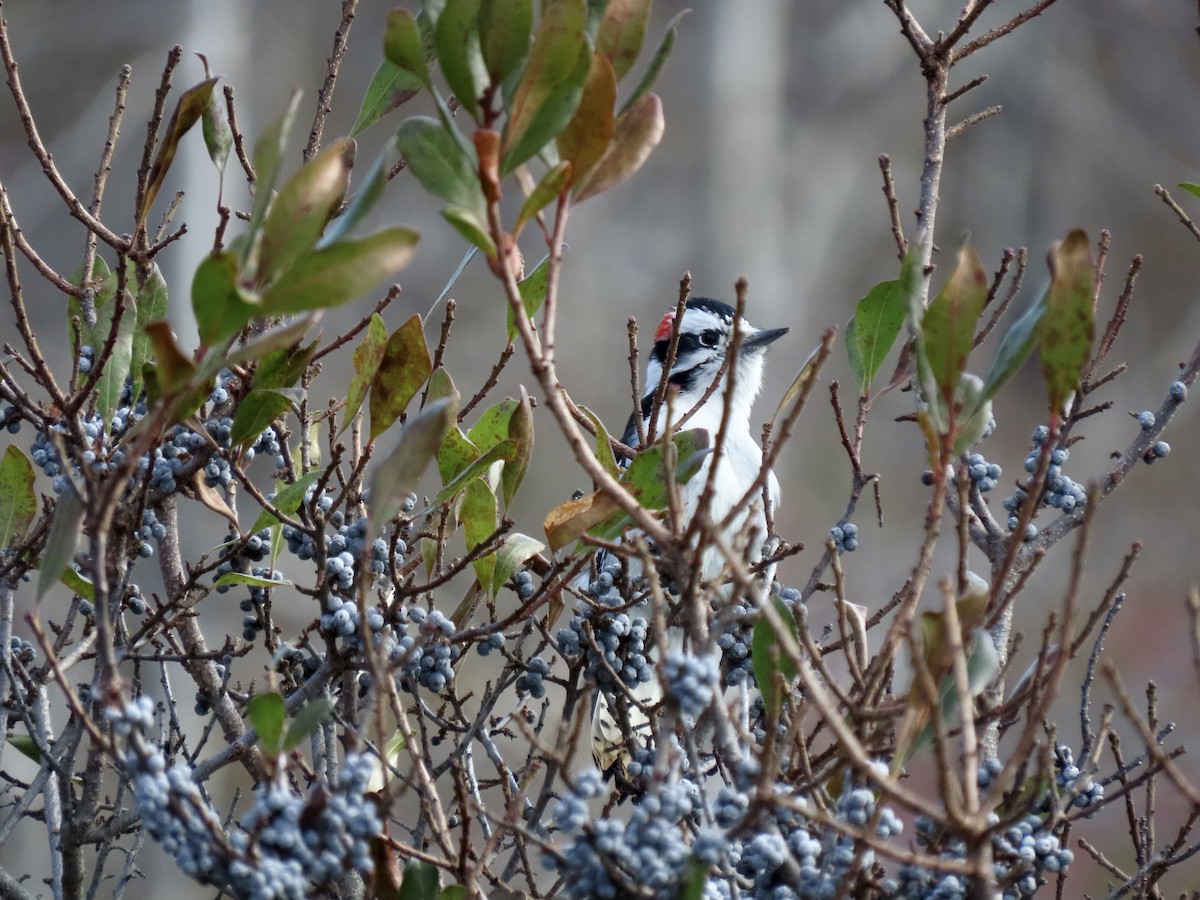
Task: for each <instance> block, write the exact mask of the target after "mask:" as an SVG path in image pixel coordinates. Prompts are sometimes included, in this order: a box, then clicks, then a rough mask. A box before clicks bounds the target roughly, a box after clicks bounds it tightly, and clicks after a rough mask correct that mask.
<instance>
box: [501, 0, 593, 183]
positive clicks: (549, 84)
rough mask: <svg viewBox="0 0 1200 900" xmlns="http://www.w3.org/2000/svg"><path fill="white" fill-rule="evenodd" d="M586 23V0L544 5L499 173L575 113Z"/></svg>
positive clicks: (584, 63) (586, 58) (583, 76)
mask: <svg viewBox="0 0 1200 900" xmlns="http://www.w3.org/2000/svg"><path fill="white" fill-rule="evenodd" d="M586 25H587V5H586V3H585V2H584V0H553V2H550V3H548V4H547V5H546V8H545V9H544V11H543V14H542V21H541V23H540V24H539V25H538V30H537V35H536V36H535V37H534V39H533V49H532V50H531V51H530V53H529V59H528V61H527V62H526V63H525V71H524V72H523V73H522V74H521V80H520V81H519V82H518V84H517V87H516V90H515V92H514V94H513V99H512V104H511V109H510V110H509V116H508V121H507V122H506V123H505V126H504V135H503V141H502V144H501V147H502V159H501V163H500V173H501V174H502V175H507V174H508V173H509V172H511V171H512V170H513V169H515V168H516V167H517V166H519V165H520V164H521V163H523V162H525V161H526V160H527V159H529V158H530V157H531V156H533V155H534V154H535V153H537V152H538V151H539V150H541V149H542V148H543V147H544V146H546V144H548V143H550V141H551V140H552V139H553V138H554V136H555V135H556V134H558V132H559V131H561V130H562V128H563V126H565V125H566V124H567V122H569V121H570V119H571V116H572V115H574V113H575V108H576V107H577V106H578V105H579V99H580V97H581V96H582V95H583V85H584V82H585V81H586V80H587V74H588V69H589V68H590V67H591V57H592V54H591V50H590V48H589V47H588V41H587V34H586V31H585V28H586Z"/></svg>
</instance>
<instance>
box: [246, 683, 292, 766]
mask: <svg viewBox="0 0 1200 900" xmlns="http://www.w3.org/2000/svg"><path fill="white" fill-rule="evenodd" d="M286 715H287V710H286V707H285V706H284V703H283V694H281V693H279V692H278V691H270V692H268V693H265V694H258V695H257V696H254V697H251V698H250V702H249V703H247V704H246V717H247V718H248V719H249V720H250V724H251V725H253V726H254V730H255V731H257V732H258V742H259V744H261V745H262V748H263V751H264V752H266V753H267V754H269V755H271V756H274V755H277V754H278V753H279V751H280V746H279V744H280V739H281V738H282V737H283V720H284V718H285V716H286Z"/></svg>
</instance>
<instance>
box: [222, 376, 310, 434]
mask: <svg viewBox="0 0 1200 900" xmlns="http://www.w3.org/2000/svg"><path fill="white" fill-rule="evenodd" d="M303 395H304V392H303V391H302V390H301V389H299V388H260V389H258V390H253V391H250V392H249V393H248V394H246V396H245V398H243V400H242V402H241V403H239V404H238V408H237V411H236V412H235V413H234V414H233V428H232V429H231V434H230V437H229V440H230V442H231V443H232V444H233V446H235V447H241V446H243V445H244V444H248V443H250V442H251V441H255V440H257V439H258V436H259V435H260V434H262V433H263V430H264V429H265V428H266V427H267V426H268V425H270V424H271V423H272V422H274V421H275V420H276V419H278V418H279V417H280V416H282V415H283V414H284V413H285V412H287V411H288V410H289V409H291V408H292V404H293V403H296V402H298V401H299V400H300V399H301V398H302V397H303Z"/></svg>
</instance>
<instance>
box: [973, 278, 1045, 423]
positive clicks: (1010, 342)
mask: <svg viewBox="0 0 1200 900" xmlns="http://www.w3.org/2000/svg"><path fill="white" fill-rule="evenodd" d="M1049 299H1050V288H1049V286H1048V285H1047V287H1046V288H1045V289H1044V290H1043V291H1042V292H1041V293H1040V294H1039V295H1038V297H1037V299H1036V300H1034V301H1033V303H1031V304H1030V306H1029V308H1028V309H1027V310H1025V312H1023V313H1022V314H1021V315H1020V316H1019V317H1018V318H1017V320H1016V321H1015V322H1013V323H1012V325H1010V326H1009V327H1008V330H1007V331H1006V332H1004V337H1002V338H1000V343H999V344H998V345H997V347H996V352H995V354H994V355H993V356H992V364H991V366H990V367H989V368H988V373H987V376H986V377H985V378H984V379H983V393H982V395H981V398H980V402H981V403H982V402H985V401H987V400H991V399H992V398H993V397H995V396H996V394H998V393H999V392H1000V388H1002V387H1003V386H1004V384H1005V382H1007V381H1008V379H1010V378H1011V377H1012V376H1013V375H1015V374H1016V372H1017V370H1018V369H1020V368H1021V366H1023V365H1024V364H1025V360H1027V359H1028V358H1029V354H1031V353H1032V352H1033V348H1034V346H1035V345H1036V344H1037V339H1038V334H1039V333H1040V331H1041V325H1042V317H1043V316H1044V315H1045V314H1046V306H1047V304H1048V302H1049Z"/></svg>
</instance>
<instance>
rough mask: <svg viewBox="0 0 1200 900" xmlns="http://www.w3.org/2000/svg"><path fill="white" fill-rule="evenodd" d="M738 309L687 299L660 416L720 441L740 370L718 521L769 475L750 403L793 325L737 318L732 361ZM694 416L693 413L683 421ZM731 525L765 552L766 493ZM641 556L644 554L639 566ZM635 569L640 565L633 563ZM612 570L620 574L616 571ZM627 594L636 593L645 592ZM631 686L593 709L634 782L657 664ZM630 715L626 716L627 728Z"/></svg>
mask: <svg viewBox="0 0 1200 900" xmlns="http://www.w3.org/2000/svg"><path fill="white" fill-rule="evenodd" d="M675 315H676V310H675V308H674V307H673V308H671V309H670V310H668V311H667V314H666V315H664V316H663V318H662V320H661V321H660V322H659V325H658V329H657V330H656V331H655V333H654V348H653V350H652V351H651V353H650V358H649V360H648V362H647V365H646V379H645V382H644V388H643V390H644V394H643V397H642V401H641V409H640V410H639V411H637V412H635V413H634V414H633V415H632V416H631V417H630V419H629V424H628V426H627V427H626V429H625V435H624V437H623V441H624V443H625V444H626V445H628V446H630V447H637V446H638V444H639V429H638V422H637V417H638V416H640V417H641V419H642V428H641V430H640V433H641V434H648V432H649V429H650V425H651V421H650V420H651V418H652V416H653V406H654V397H655V395H656V393H657V392H658V390H659V385H660V383H661V381H662V375H663V367H664V365H665V364H666V361H667V356H668V352H669V347H670V343H671V337H672V334H673V331H674V328H675ZM736 317H737V312H736V310H734V308H733V307H731V306H729V305H728V304H727V303H722V302H721V301H719V300H710V299H708V298H703V297H697V298H693V299H691V300H689V301H688V302H687V304H686V306H685V308H684V313H683V320H682V322H680V323H679V341H678V347H677V350H676V354H675V358H674V360H673V362H672V364H671V367H670V370H669V372H668V374H667V397H666V399H665V401H664V403H663V404H662V406H661V408H660V410H659V412H658V416H657V423H656V431H657V432H658V435H661V434H662V433H663V432H664V430H666V427H667V426H668V425H669V426H670V427H671V428H672V429H674V428H675V427H676V426H677V425H678V426H679V427H680V428H684V429H687V428H703V429H705V430H706V431H707V432H708V433H709V436H710V438H711V440H712V441H713V442H714V443H715V442H716V440H717V435H718V434H719V433H721V427H722V418H723V416H724V411H725V404H726V396H725V395H726V392H727V387H728V384H729V378H730V375H731V374H732V377H733V394H732V396H731V397H730V398H729V399H730V403H729V419H728V421H727V422H725V425H724V439H723V444H722V449H721V453H720V454H719V455H717V456H716V457H715V458H716V460H717V472H716V476H715V478H714V479H713V491H712V493H711V495H710V502H709V506H708V509H707V510H706V512H707V515H708V518H709V520H710V521H712V522H716V523H720V522H722V521H724V520H725V518H726V516H727V515H728V514H729V513H730V511H731V510H732V509H733V508H734V505H735V504H737V503H739V502H741V501H742V500H743V497H745V495H746V493H747V491H749V490H750V487H751V486H752V485H753V484H754V482H755V481H756V480H757V478H758V476H759V472H760V470H761V468H762V447H761V445H760V444H759V441H758V440H757V439H756V438H755V436H754V432H753V431H752V429H751V425H750V409H751V406H752V405H753V403H754V398H755V397H757V396H758V392H759V390H760V389H761V387H762V376H763V358H764V356H765V353H766V349H767V347H768V346H770V345H771V343H773V342H774V341H776V340H777V339H779V338H780V337H782V336H783V335H785V334H787V332H788V329H787V328H771V329H758V328H755V327H754V326H753V325H751V324H750V323H749V322H747V321H746V320H745V319H742V320H741V321H740V322H739V323H738V326H737V330H738V332H739V334H740V346H739V348H738V353H737V357H736V358H735V359H728V362H727V358H728V356H729V352H730V350H731V349H732V345H733V341H734V320H735V318H736ZM718 378H720V383H718V384H717V385H715V388H714V385H713V382H714V381H715V380H716V379H718ZM685 416H686V417H687V418H686V421H685V422H683V423H682V424H680V421H681V420H682V419H684V417H685ZM652 437H653V436H652ZM713 459H714V455H713V454H710V455H709V457H708V458H707V459H705V461H704V463H703V464H702V466H701V468H700V470H699V471H698V472H697V473H696V474H695V475H694V476H692V478H691V479H690V480H689V481H688V482H687V483H686V484H685V485H683V487H682V489H681V500H682V506H683V516H684V521H685V522H688V521H690V520H691V519H692V517H693V516H695V515H696V513H697V511H698V510H697V507H698V505H699V503H700V500H701V497H702V496H703V494H704V489H705V485H706V483H707V482H708V478H709V469H710V468H711V465H712V462H713ZM767 495H768V497H769V500H770V503H771V506H772V508H774V507H776V506H777V505H778V503H779V482H778V481H777V480H776V478H775V474H774V473H773V472H769V473H768V476H767ZM725 534H726V537H727V539H728V540H727V541H726V543H727V544H728V545H729V546H730V547H732V548H734V549H735V550H742V549H745V551H746V553H747V556H748V557H749V558H750V559H757V558H758V557H759V556H760V555H761V548H762V545H763V542H764V541H765V540H766V538H767V518H766V514H765V511H764V509H763V502H762V497H761V495H758V496H752V497H750V498H749V500H748V501H746V505H745V508H744V509H743V510H742V512H741V513H740V514H738V515H735V516H734V517H733V518H732V519H731V520H730V523H729V525H728V528H727V530H726V532H725ZM600 556H601V557H602V558H601V559H600V560H599V562H600V568H601V569H604V568H605V562H607V563H608V568H609V569H610V570H611V568H612V560H606V559H604V558H603V557H604V556H605V555H604V554H603V553H602V554H600ZM635 566H636V563H635V564H634V566H631V567H630V568H631V569H633V568H635ZM700 567H701V571H700V573H699V574H700V577H701V578H702V579H703V580H706V581H711V580H713V579H715V578H716V577H717V576H718V575H720V573H721V571H722V569H723V568H724V556H723V555H722V553H721V551H720V550H719V549H718V548H716V547H712V548H708V549H706V550H705V551H704V553H703V555H702V559H701V564H700ZM628 574H630V575H635V574H636V573H635V572H633V571H630V572H629V573H628ZM608 579H609V581H611V574H610V575H609V576H608ZM634 580H635V579H634V578H628V579H627V583H629V584H632V583H633V582H634ZM622 599H623V600H624V601H625V602H626V603H629V602H634V601H637V600H639V599H640V598H638V597H623V598H622ZM637 616H641V617H644V618H646V619H649V618H650V616H649V610H648V603H647V602H646V601H645V600H644V599H643V600H641V602H639V603H637V605H635V606H633V607H631V608H630V609H629V618H634V617H637ZM667 645H668V652H674V651H679V650H682V633H681V632H679V630H678V629H675V628H672V629H671V633H670V634H669V635H668V638H667ZM643 671H645V669H644V667H643ZM643 677H645V676H643ZM627 686H628V688H629V691H630V695H631V696H632V697H633V698H634V699H635V700H636V701H637V703H636V704H634V703H629V702H628V698H627V697H626V696H624V695H623V694H621V693H618V694H614V695H613V696H612V697H610V696H608V694H607V693H606V691H604V690H601V691H600V692H599V693H598V694H597V696H596V701H595V705H594V708H593V714H592V755H593V757H594V758H595V761H596V764H597V765H598V766H599V767H600V769H601V770H602V771H604V772H606V773H613V774H615V775H616V776H617V777H618V778H619V779H620V780H622V781H624V782H629V781H630V780H631V779H630V778H629V775H628V772H627V769H626V766H627V764H628V763H629V761H630V758H629V752H630V751H629V749H628V746H627V740H626V737H625V735H626V734H627V733H628V734H632V735H633V736H634V737H635V739H636V740H637V742H638V743H639V744H640V745H641V746H643V747H645V746H647V745H648V744H649V740H650V722H649V720H648V718H647V717H646V714H645V712H644V711H643V709H642V707H652V706H654V705H655V704H657V703H658V702H659V700H661V698H662V694H663V689H662V685H661V684H660V682H659V679H658V675H657V673H654V674H652V675H650V678H649V680H646V681H641V682H640V683H637V684H628V682H627ZM639 704H640V706H639ZM622 720H624V723H625V726H626V727H624V728H623V727H622Z"/></svg>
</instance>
